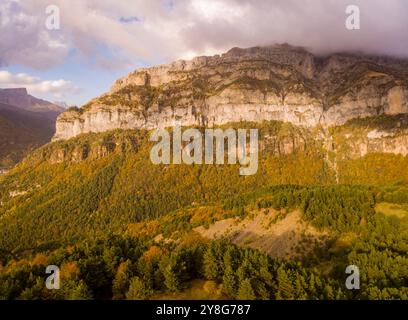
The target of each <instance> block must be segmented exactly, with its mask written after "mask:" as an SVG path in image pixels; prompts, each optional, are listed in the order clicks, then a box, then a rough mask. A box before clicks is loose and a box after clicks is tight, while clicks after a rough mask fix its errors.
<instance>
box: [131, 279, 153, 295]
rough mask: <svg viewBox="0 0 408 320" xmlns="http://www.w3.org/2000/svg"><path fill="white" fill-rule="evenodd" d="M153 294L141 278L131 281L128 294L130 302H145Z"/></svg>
mask: <svg viewBox="0 0 408 320" xmlns="http://www.w3.org/2000/svg"><path fill="white" fill-rule="evenodd" d="M151 294H152V291H151V290H150V288H148V287H147V286H146V284H145V283H144V282H143V280H141V279H140V278H139V277H134V278H132V280H131V281H130V286H129V291H128V292H127V293H126V298H127V299H128V300H145V299H147V298H148V297H149V296H150V295H151Z"/></svg>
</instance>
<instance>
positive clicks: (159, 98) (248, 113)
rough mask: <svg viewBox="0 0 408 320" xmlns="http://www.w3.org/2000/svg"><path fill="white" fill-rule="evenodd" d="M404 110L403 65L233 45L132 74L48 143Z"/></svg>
mask: <svg viewBox="0 0 408 320" xmlns="http://www.w3.org/2000/svg"><path fill="white" fill-rule="evenodd" d="M405 113H408V60H402V59H397V58H391V57H375V56H367V55H357V54H333V55H330V56H325V57H316V56H314V55H312V54H311V53H310V52H308V51H306V50H305V49H303V48H297V47H292V46H289V45H276V46H270V47H254V48H249V49H240V48H233V49H231V50H230V51H228V52H227V53H225V54H223V55H216V56H213V57H197V58H195V59H193V60H191V61H176V62H173V63H171V64H168V65H161V66H156V67H152V68H144V69H139V70H137V71H135V72H132V73H130V74H129V75H127V76H126V77H124V78H122V79H119V80H117V81H116V82H115V83H114V85H113V86H112V88H111V90H110V91H109V92H108V93H106V94H104V95H102V96H100V97H98V98H95V99H93V100H92V101H90V102H89V103H88V104H86V105H84V106H83V107H82V108H80V109H78V108H71V109H69V110H68V111H66V112H64V113H62V114H61V115H60V116H59V118H58V120H57V125H56V134H55V136H54V139H55V140H61V139H69V138H71V137H74V136H77V135H79V134H81V133H88V132H103V131H107V130H112V129H118V128H120V129H135V128H136V129H137V128H139V129H142V128H143V129H154V128H157V127H168V126H172V125H174V124H175V123H176V122H177V123H180V124H182V125H205V126H213V125H222V124H225V123H228V122H239V121H257V122H259V121H263V120H278V121H284V122H290V123H292V124H294V125H299V126H304V127H309V128H310V127H315V126H318V125H319V126H322V127H329V126H337V125H342V124H344V123H345V122H347V121H348V120H350V119H354V118H364V117H369V116H377V115H383V114H385V115H395V114H405Z"/></svg>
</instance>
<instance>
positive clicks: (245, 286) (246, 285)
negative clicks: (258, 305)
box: [237, 278, 256, 300]
mask: <svg viewBox="0 0 408 320" xmlns="http://www.w3.org/2000/svg"><path fill="white" fill-rule="evenodd" d="M255 298H256V296H255V292H254V289H253V288H252V284H251V280H250V279H248V278H246V279H244V280H243V281H242V282H241V284H240V286H239V289H238V293H237V299H238V300H255Z"/></svg>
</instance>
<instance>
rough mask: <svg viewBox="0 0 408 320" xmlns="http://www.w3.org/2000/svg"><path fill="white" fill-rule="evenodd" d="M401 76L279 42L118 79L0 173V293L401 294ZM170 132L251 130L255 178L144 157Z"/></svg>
mask: <svg viewBox="0 0 408 320" xmlns="http://www.w3.org/2000/svg"><path fill="white" fill-rule="evenodd" d="M374 70H375V71H374ZM407 70H408V65H407V62H406V61H405V60H400V59H395V58H390V57H369V56H359V55H355V54H338V55H332V56H329V57H314V56H312V55H311V54H310V53H308V52H306V51H305V50H304V49H301V48H294V47H290V46H287V45H283V46H275V47H266V48H252V49H232V50H231V51H229V52H228V53H227V54H225V55H223V56H216V57H209V58H208V57H204V58H196V59H193V60H192V61H189V62H188V61H187V62H186V61H181V62H176V63H173V64H171V65H169V66H159V67H154V68H148V69H142V70H138V71H136V72H134V73H131V74H130V75H128V76H127V77H125V78H123V79H120V80H118V81H117V82H116V83H115V84H114V85H113V87H112V89H111V91H110V92H108V93H107V94H105V95H103V96H101V97H98V98H95V99H94V100H92V101H91V102H90V103H88V104H87V105H85V106H83V107H82V108H80V109H77V108H71V109H70V110H67V111H66V112H64V113H62V114H61V115H60V116H59V117H58V121H57V132H56V134H55V136H54V141H52V142H51V143H49V144H46V145H44V146H41V147H39V148H38V149H36V150H34V151H32V152H30V153H29V155H27V156H26V157H25V158H24V160H23V161H21V162H20V163H19V164H18V165H16V166H15V167H14V168H13V169H11V170H10V171H9V172H8V173H7V174H3V175H0V235H1V236H0V263H1V266H0V283H5V284H6V285H4V286H1V285H0V297H1V298H4V299H34V298H40V299H73V298H95V299H125V298H128V299H147V298H152V299H165V298H172V299H180V298H184V299H193V298H197V297H199V298H204V299H209V298H219V299H255V298H256V299H408V285H407V282H406V279H407V278H408V274H407V269H406V265H407V264H408V258H407V257H408V171H407V170H406V168H407V166H408V113H407V112H406V111H405V108H406V103H407V100H406V97H405V95H406V90H407V86H406V79H407ZM174 121H180V122H182V124H184V125H190V126H194V127H197V128H198V129H199V130H204V127H203V126H202V125H204V124H205V125H209V126H213V125H214V127H216V128H222V129H225V128H236V129H239V128H241V129H243V128H246V129H249V128H257V129H258V130H259V161H258V162H259V167H258V170H257V172H256V173H255V174H254V175H249V176H241V175H239V167H240V165H239V164H231V165H226V164H225V165H221V164H215V165H208V164H193V165H188V164H160V165H156V164H154V163H152V161H151V160H150V152H151V150H152V148H153V146H154V145H155V144H154V143H153V142H152V141H150V139H149V137H150V133H151V130H150V129H154V128H156V125H157V126H159V127H167V126H171V125H172V124H173V122H174ZM135 129H136V130H135ZM49 264H55V265H58V266H60V267H61V279H63V280H62V281H64V282H63V283H64V286H63V287H62V288H61V290H52V292H50V290H47V289H45V287H44V285H43V282H44V281H43V277H44V269H45V267H46V266H47V265H49ZM350 265H355V266H358V268H359V270H360V274H361V275H362V276H361V289H360V290H348V289H347V288H346V287H345V285H344V283H345V281H346V277H347V275H346V274H345V270H346V267H347V266H350Z"/></svg>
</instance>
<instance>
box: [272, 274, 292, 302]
mask: <svg viewBox="0 0 408 320" xmlns="http://www.w3.org/2000/svg"><path fill="white" fill-rule="evenodd" d="M277 272H278V275H277V280H278V293H277V294H276V298H277V299H278V300H290V299H293V298H294V289H293V286H292V283H291V281H290V279H289V277H288V275H287V273H286V271H285V269H284V268H283V267H279V269H278V271H277Z"/></svg>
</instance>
